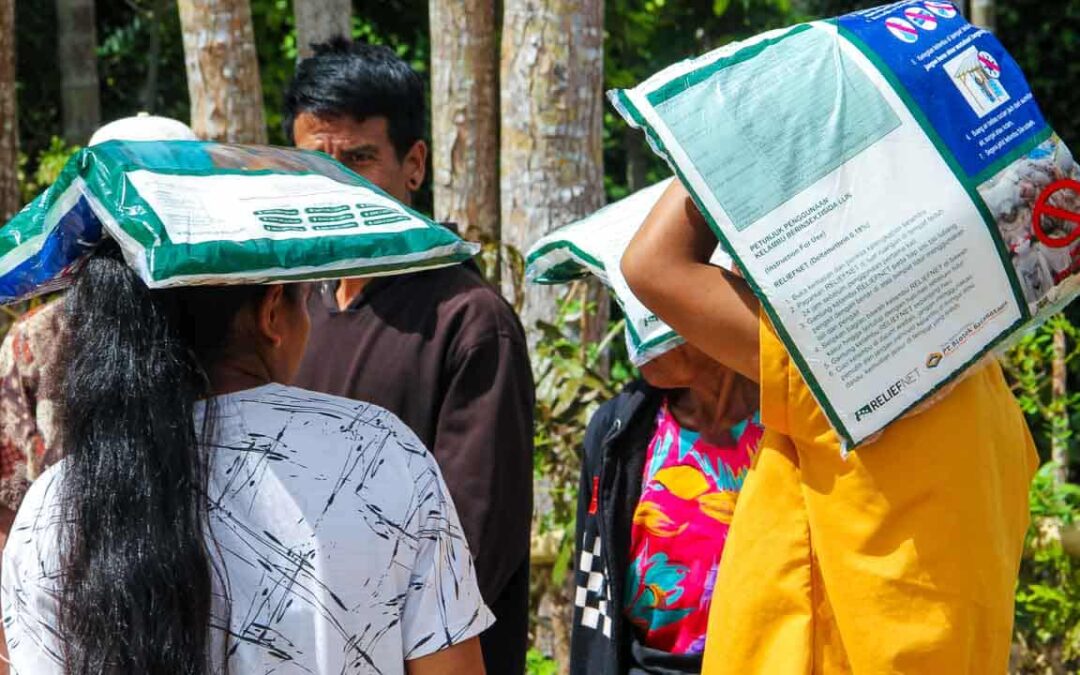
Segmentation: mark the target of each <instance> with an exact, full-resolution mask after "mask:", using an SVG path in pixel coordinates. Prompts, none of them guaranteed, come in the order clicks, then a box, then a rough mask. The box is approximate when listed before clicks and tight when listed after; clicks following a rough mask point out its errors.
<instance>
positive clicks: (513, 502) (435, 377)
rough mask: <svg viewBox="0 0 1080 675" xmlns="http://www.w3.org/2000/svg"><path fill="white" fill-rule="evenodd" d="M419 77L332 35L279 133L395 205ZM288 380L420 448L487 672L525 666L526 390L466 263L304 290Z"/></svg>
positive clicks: (510, 322) (295, 93) (407, 182)
mask: <svg viewBox="0 0 1080 675" xmlns="http://www.w3.org/2000/svg"><path fill="white" fill-rule="evenodd" d="M424 113H425V104H424V89H423V82H422V81H421V79H420V77H419V76H418V75H417V74H416V73H415V72H414V71H413V70H412V69H411V68H409V66H408V65H407V64H406V63H404V62H403V61H402V60H401V59H400V58H398V57H397V56H396V55H395V54H394V53H393V52H392V51H391V50H390V49H388V48H386V47H375V46H370V45H364V44H353V43H351V42H349V41H347V40H344V39H342V40H336V41H332V42H330V43H328V44H325V45H319V46H317V47H316V53H315V56H313V57H312V58H309V59H307V60H305V61H303V62H301V63H300V64H299V65H298V67H297V71H296V75H295V77H294V79H293V82H292V83H291V85H290V87H289V89H288V91H287V92H286V95H285V115H284V124H285V133H286V135H287V136H288V137H289V138H290V140H292V141H293V142H294V143H295V144H296V146H297V147H300V148H306V149H310V150H320V151H323V152H326V153H327V154H330V155H332V156H334V157H335V158H336V159H338V160H339V161H341V162H342V163H343V164H345V165H346V166H348V167H350V168H351V169H353V170H354V171H356V172H357V173H359V174H360V175H362V176H364V177H365V178H367V179H368V180H370V181H371V182H373V183H375V184H376V185H378V186H379V187H381V188H383V189H384V190H386V192H388V193H389V194H391V195H392V196H394V197H395V198H397V199H399V200H400V201H402V202H404V203H406V204H408V203H410V202H411V198H412V193H413V192H414V191H415V190H416V189H417V188H419V187H420V185H421V183H422V182H423V180H424V174H425V171H426V163H427V145H426V144H425V143H424V141H423V140H422V138H423V132H424V123H425V120H424V118H425V114H424ZM309 310H310V314H311V340H310V342H309V344H308V351H307V354H306V356H305V357H304V360H303V363H302V365H301V367H300V373H299V375H298V376H297V379H296V381H295V384H296V385H297V386H300V387H305V388H308V389H313V390H316V391H321V392H326V393H330V394H336V395H339V396H346V397H349V398H354V399H359V400H363V401H369V402H371V403H375V404H377V405H380V406H382V407H384V408H386V409H388V410H390V411H391V412H393V413H394V414H396V415H397V416H398V417H400V418H401V419H402V420H403V421H404V422H405V423H406V424H407V425H409V426H410V427H411V428H412V429H413V431H415V432H416V434H417V435H418V436H419V437H420V439H421V440H422V441H423V442H424V443H425V445H427V447H428V448H429V449H430V450H431V452H432V453H433V454H434V456H435V459H436V460H437V461H438V463H439V466H440V468H441V469H442V473H443V476H444V478H445V480H446V483H447V486H448V487H449V489H450V494H451V495H452V497H453V499H454V503H455V504H456V506H457V509H458V513H459V515H460V516H461V520H462V526H463V528H464V531H465V536H466V538H467V539H468V542H469V547H470V549H471V551H472V555H473V558H474V559H475V562H476V570H477V576H478V578H479V581H480V590H481V593H482V594H483V597H484V600H485V602H486V603H487V604H488V606H489V607H490V608H491V610H492V611H493V612H494V614H495V617H496V623H495V625H494V626H493V627H492V628H490V629H489V630H488V631H486V632H485V633H484V634H482V635H481V644H482V646H483V649H484V661H485V664H486V666H487V672H488V673H489V675H520V674H521V673H523V672H524V670H525V652H526V649H527V632H528V587H529V583H528V582H529V526H530V522H531V515H532V423H533V403H534V389H533V381H532V373H531V369H530V366H529V359H528V351H527V348H526V344H525V337H524V333H523V331H522V328H521V324H520V322H519V321H518V319H517V317H516V316H515V315H514V312H513V310H512V309H511V308H510V306H509V305H508V304H507V303H506V302H505V301H504V300H503V299H502V298H501V297H500V296H499V294H498V293H497V292H496V291H495V290H494V289H493V288H491V287H490V286H489V285H488V284H487V283H485V282H484V280H483V278H482V277H481V276H480V275H479V274H478V273H477V272H476V270H475V268H474V267H473V266H472V265H456V266H453V267H447V268H442V269H437V270H428V271H424V272H416V273H411V274H405V275H400V276H393V277H381V278H359V279H346V280H344V281H342V282H340V283H337V284H324V285H323V286H322V287H321V288H320V289H319V292H317V293H314V294H313V295H312V301H311V304H310V305H309Z"/></svg>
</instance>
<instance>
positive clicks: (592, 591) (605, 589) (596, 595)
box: [574, 532, 611, 638]
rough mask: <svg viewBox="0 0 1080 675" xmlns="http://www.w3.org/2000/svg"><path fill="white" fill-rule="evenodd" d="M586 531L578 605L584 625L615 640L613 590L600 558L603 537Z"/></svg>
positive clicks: (583, 538) (581, 561)
mask: <svg viewBox="0 0 1080 675" xmlns="http://www.w3.org/2000/svg"><path fill="white" fill-rule="evenodd" d="M591 536H592V542H591V543H590V542H589V537H590V533H588V532H586V533H585V535H584V536H583V537H582V542H581V559H580V560H579V561H578V570H577V589H576V592H575V594H574V605H575V606H576V607H578V608H580V609H581V625H582V626H585V627H586V628H592V629H593V630H602V631H603V632H604V635H605V636H606V637H608V638H610V637H611V616H610V614H608V606H609V601H610V597H609V594H610V592H611V591H610V587H609V585H608V581H607V576H606V573H607V570H606V569H604V559H603V557H602V556H601V555H600V537H598V536H596V534H595V533H592V535H591Z"/></svg>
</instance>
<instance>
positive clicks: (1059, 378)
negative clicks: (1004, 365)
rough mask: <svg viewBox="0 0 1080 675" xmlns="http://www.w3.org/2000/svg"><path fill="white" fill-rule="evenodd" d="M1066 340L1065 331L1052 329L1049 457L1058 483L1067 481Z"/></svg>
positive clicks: (1067, 378)
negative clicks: (1054, 463) (1054, 468)
mask: <svg viewBox="0 0 1080 675" xmlns="http://www.w3.org/2000/svg"><path fill="white" fill-rule="evenodd" d="M1066 347H1067V342H1066V339H1065V331H1064V330H1062V329H1061V328H1060V327H1059V328H1056V329H1055V330H1054V342H1053V352H1052V353H1053V357H1052V361H1051V369H1050V400H1051V404H1050V405H1051V409H1052V410H1053V411H1054V413H1055V414H1054V419H1052V420H1051V426H1052V428H1051V434H1050V459H1051V461H1053V462H1056V463H1057V471H1056V473H1055V476H1056V478H1057V481H1058V484H1059V485H1064V484H1065V483H1067V482H1068V481H1069V406H1068V403H1067V402H1066V400H1065V399H1066V397H1067V395H1068V393H1069V391H1068V386H1069V384H1068V383H1069V373H1068V369H1067V367H1066V363H1065V360H1066V357H1067V353H1068V352H1067V349H1066Z"/></svg>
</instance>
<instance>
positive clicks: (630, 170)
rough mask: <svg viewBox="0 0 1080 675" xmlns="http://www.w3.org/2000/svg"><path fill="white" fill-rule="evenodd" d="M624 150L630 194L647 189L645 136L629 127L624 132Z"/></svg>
mask: <svg viewBox="0 0 1080 675" xmlns="http://www.w3.org/2000/svg"><path fill="white" fill-rule="evenodd" d="M623 150H624V151H625V152H626V186H627V188H628V189H629V190H630V192H637V191H638V190H642V189H644V188H646V187H648V186H647V185H645V171H646V169H648V165H647V164H646V156H645V136H644V135H643V134H642V133H641V132H640V131H638V130H637V129H634V128H633V127H631V126H629V125H627V127H626V130H625V131H624V132H623Z"/></svg>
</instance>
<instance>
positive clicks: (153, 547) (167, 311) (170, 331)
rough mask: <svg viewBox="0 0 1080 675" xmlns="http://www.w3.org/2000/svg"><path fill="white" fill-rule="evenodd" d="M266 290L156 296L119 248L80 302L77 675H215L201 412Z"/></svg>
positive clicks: (75, 338)
mask: <svg viewBox="0 0 1080 675" xmlns="http://www.w3.org/2000/svg"><path fill="white" fill-rule="evenodd" d="M265 293H266V287H262V286H233V287H189V288H182V289H175V290H164V291H151V290H149V289H148V288H147V287H146V285H145V284H144V283H143V282H142V281H141V280H140V279H139V278H138V277H137V276H136V275H135V273H134V272H133V271H132V270H131V269H130V268H129V267H128V266H127V265H126V264H125V263H124V262H123V260H122V258H121V256H120V253H119V250H118V249H117V247H116V246H115V244H111V243H110V244H107V245H104V246H103V247H102V248H101V249H100V250H99V252H98V253H97V254H96V255H95V256H94V257H92V258H91V259H90V260H89V261H88V262H87V264H86V266H85V267H84V269H83V270H82V272H81V273H80V276H79V278H78V279H77V281H76V282H75V285H74V287H73V288H72V289H71V291H70V292H69V294H68V297H67V300H66V302H67V306H66V312H67V321H66V325H67V329H66V332H65V336H64V339H65V340H66V343H65V350H64V352H62V353H65V354H67V355H68V357H67V358H68V361H67V363H66V366H65V371H64V374H63V381H62V391H61V399H60V400H61V404H62V408H61V413H62V430H63V439H64V449H65V451H66V452H67V455H68V457H67V459H66V465H65V468H64V480H63V484H62V487H61V505H62V509H63V519H62V523H63V525H62V534H61V541H62V542H63V549H62V550H63V551H64V554H63V555H64V557H63V561H62V563H63V572H62V575H61V582H60V583H61V588H60V597H59V617H58V624H59V625H58V627H57V629H58V634H59V635H60V636H61V639H62V640H63V645H64V646H63V652H64V654H63V657H64V662H65V670H66V672H67V673H69V675H119V674H120V673H125V674H126V673H154V674H155V675H204V674H206V673H209V672H218V671H217V670H215V669H214V668H212V667H211V666H210V664H211V663H212V660H211V658H210V655H209V654H208V650H209V644H210V641H209V626H210V621H211V616H210V614H211V593H212V587H213V584H212V579H213V575H214V574H215V572H214V571H212V563H211V559H210V556H209V555H208V550H207V545H206V536H207V529H206V525H207V497H206V481H207V457H206V453H205V447H204V444H203V443H202V442H201V438H204V437H205V434H206V433H209V425H206V426H204V428H203V429H201V430H200V431H196V428H195V426H196V425H195V421H194V413H195V409H196V402H197V401H198V400H200V399H204V398H206V397H208V396H209V395H210V384H209V378H208V376H207V367H208V366H210V365H211V364H213V363H214V362H215V361H216V360H217V359H219V358H220V357H221V356H222V355H223V354H224V353H225V351H224V350H226V349H227V348H228V346H229V343H230V341H232V340H233V325H234V319H235V317H236V316H237V314H238V313H239V312H240V311H241V310H243V309H244V308H245V307H254V306H257V303H258V302H259V301H260V300H261V298H262V297H264V294H265ZM211 417H212V415H211V412H210V411H207V413H206V415H205V418H206V419H210V418H211ZM219 576H220V575H219ZM223 587H224V588H225V591H226V593H227V590H228V589H227V584H224V583H223ZM223 657H224V655H220V658H221V660H222V661H223V660H224V658H223Z"/></svg>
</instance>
